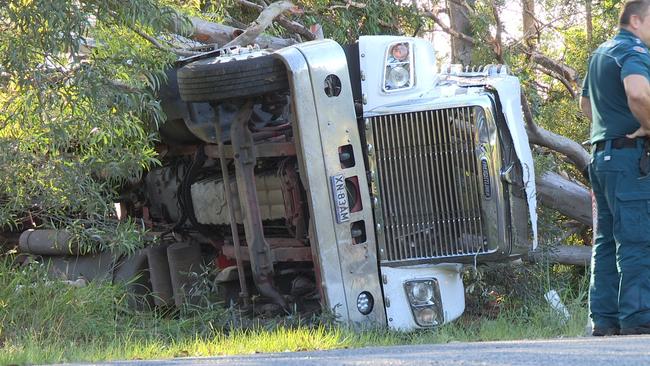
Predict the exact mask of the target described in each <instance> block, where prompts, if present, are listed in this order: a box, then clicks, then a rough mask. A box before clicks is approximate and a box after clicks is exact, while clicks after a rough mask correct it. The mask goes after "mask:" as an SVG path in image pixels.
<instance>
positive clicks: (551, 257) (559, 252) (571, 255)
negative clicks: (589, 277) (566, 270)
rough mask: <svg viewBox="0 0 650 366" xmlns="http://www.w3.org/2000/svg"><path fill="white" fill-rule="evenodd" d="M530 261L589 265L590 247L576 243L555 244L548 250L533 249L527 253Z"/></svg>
mask: <svg viewBox="0 0 650 366" xmlns="http://www.w3.org/2000/svg"><path fill="white" fill-rule="evenodd" d="M528 260H529V261H531V262H543V261H548V262H549V263H558V264H568V265H573V266H584V267H586V266H589V265H590V263H591V247H587V246H578V245H557V246H555V247H553V248H549V249H548V251H546V252H545V251H535V252H532V253H530V254H529V255H528Z"/></svg>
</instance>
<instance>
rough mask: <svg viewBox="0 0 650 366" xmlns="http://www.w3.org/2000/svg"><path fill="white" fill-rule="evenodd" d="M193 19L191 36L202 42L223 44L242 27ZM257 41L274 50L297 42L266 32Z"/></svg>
mask: <svg viewBox="0 0 650 366" xmlns="http://www.w3.org/2000/svg"><path fill="white" fill-rule="evenodd" d="M191 21H192V35H191V38H192V39H194V40H196V41H199V42H202V43H215V44H217V45H219V46H223V45H225V44H227V43H228V42H230V41H232V40H233V39H234V38H235V36H236V35H238V33H241V30H240V29H237V28H233V27H230V26H227V25H224V24H219V23H212V22H208V21H205V20H203V19H199V18H191ZM255 43H257V44H258V45H260V47H261V48H271V49H274V50H277V49H280V48H283V47H287V46H291V45H292V44H295V43H296V42H295V41H294V40H291V39H284V38H278V37H272V36H269V35H266V34H261V35H259V36H258V37H257V38H256V39H255Z"/></svg>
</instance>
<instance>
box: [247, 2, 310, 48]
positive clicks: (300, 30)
mask: <svg viewBox="0 0 650 366" xmlns="http://www.w3.org/2000/svg"><path fill="white" fill-rule="evenodd" d="M236 1H237V2H238V3H239V4H241V5H244V6H247V7H249V8H253V9H256V10H257V11H259V12H263V11H264V10H265V9H267V8H268V7H263V6H261V5H258V4H255V3H252V2H250V1H247V0H236ZM272 5H273V4H272ZM275 21H276V22H277V23H278V24H280V26H282V27H283V28H284V29H286V30H288V31H291V32H293V33H296V34H299V35H300V36H302V37H303V38H305V39H306V40H308V41H313V40H315V39H316V36H315V35H314V34H313V33H312V32H310V31H309V29H308V28H307V27H305V26H304V25H302V24H300V23H298V22H296V21H293V20H290V19H287V18H286V17H284V16H282V15H279V16H278V17H277V19H275Z"/></svg>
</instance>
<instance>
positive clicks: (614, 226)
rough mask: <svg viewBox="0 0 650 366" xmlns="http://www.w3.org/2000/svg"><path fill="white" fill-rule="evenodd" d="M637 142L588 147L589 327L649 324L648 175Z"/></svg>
mask: <svg viewBox="0 0 650 366" xmlns="http://www.w3.org/2000/svg"><path fill="white" fill-rule="evenodd" d="M642 153H643V149H642V147H641V146H640V145H639V146H638V147H637V148H624V149H612V148H611V143H610V142H607V143H606V144H605V149H604V150H601V151H597V152H594V153H593V157H592V161H591V165H590V167H589V175H590V179H591V184H592V187H593V190H594V196H595V199H596V207H597V212H598V218H597V224H596V226H597V227H596V228H595V230H596V232H595V241H594V246H593V251H592V259H591V281H590V285H589V307H590V316H591V318H592V320H593V323H594V327H599V328H613V327H620V328H633V327H637V326H639V325H644V324H650V176H646V177H641V176H640V173H639V158H640V157H641V154H642Z"/></svg>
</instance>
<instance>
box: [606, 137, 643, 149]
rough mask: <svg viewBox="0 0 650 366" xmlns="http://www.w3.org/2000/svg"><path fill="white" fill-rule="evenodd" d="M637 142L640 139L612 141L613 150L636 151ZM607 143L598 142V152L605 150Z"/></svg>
mask: <svg viewBox="0 0 650 366" xmlns="http://www.w3.org/2000/svg"><path fill="white" fill-rule="evenodd" d="M637 140H640V139H629V138H627V137H619V138H617V139H612V140H611V141H612V149H634V148H636V147H637V146H639V145H637ZM606 143H607V141H598V142H596V144H595V146H596V151H602V150H605V144H606Z"/></svg>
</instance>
